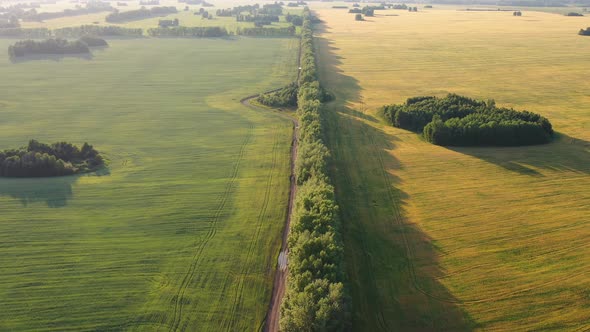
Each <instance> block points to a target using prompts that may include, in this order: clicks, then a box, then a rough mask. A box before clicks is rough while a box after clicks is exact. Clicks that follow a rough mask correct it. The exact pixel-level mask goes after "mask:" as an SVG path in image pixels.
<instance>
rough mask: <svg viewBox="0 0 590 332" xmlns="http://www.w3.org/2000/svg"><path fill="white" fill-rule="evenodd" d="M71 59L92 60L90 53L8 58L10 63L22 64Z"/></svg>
mask: <svg viewBox="0 0 590 332" xmlns="http://www.w3.org/2000/svg"><path fill="white" fill-rule="evenodd" d="M67 58H73V59H82V60H88V61H90V60H92V59H93V58H94V56H93V55H92V53H78V54H36V55H25V56H23V57H16V58H10V62H12V63H24V62H31V61H40V60H50V61H54V62H61V61H63V60H64V59H67Z"/></svg>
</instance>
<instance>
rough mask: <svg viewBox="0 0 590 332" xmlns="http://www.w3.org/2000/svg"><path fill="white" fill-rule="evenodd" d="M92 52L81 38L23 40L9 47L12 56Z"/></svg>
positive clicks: (9, 53)
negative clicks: (71, 39) (69, 39)
mask: <svg viewBox="0 0 590 332" xmlns="http://www.w3.org/2000/svg"><path fill="white" fill-rule="evenodd" d="M82 53H90V49H89V48H88V45H86V44H85V43H84V42H82V41H80V40H76V41H67V40H65V39H60V38H56V39H52V38H50V39H47V40H44V41H36V40H22V41H18V42H16V43H15V44H14V45H11V46H9V47H8V55H9V56H10V57H11V58H16V57H23V56H25V55H32V54H82Z"/></svg>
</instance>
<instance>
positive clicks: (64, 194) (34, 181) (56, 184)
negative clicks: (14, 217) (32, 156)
mask: <svg viewBox="0 0 590 332" xmlns="http://www.w3.org/2000/svg"><path fill="white" fill-rule="evenodd" d="M78 178H79V176H75V175H72V176H60V177H50V178H2V179H0V196H9V197H12V198H14V199H16V200H18V201H20V202H21V204H22V205H23V207H28V206H29V205H32V204H35V203H46V204H47V206H48V207H50V208H61V207H64V206H66V205H67V204H68V200H70V199H71V198H72V197H73V192H72V185H73V184H74V183H75V182H76V181H77V180H78Z"/></svg>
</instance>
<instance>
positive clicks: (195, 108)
mask: <svg viewBox="0 0 590 332" xmlns="http://www.w3.org/2000/svg"><path fill="white" fill-rule="evenodd" d="M11 42H12V41H11V40H0V49H6V48H7V47H8V45H9V44H10V43H11ZM109 44H110V47H109V48H107V49H104V50H95V51H94V52H93V53H94V54H93V57H92V58H91V59H79V58H75V57H65V58H59V59H58V58H54V59H53V60H33V61H24V62H18V63H10V62H9V60H8V57H7V55H4V56H1V57H0V72H2V80H1V81H0V114H1V115H2V117H1V120H0V141H1V142H2V143H1V144H0V145H1V146H0V149H5V148H12V147H17V146H21V145H24V144H26V143H27V142H28V140H29V139H31V138H37V139H39V140H43V141H47V142H53V141H58V140H65V141H71V142H76V143H82V142H84V141H88V142H90V143H91V144H93V145H94V146H95V147H96V148H97V149H99V150H100V151H101V152H102V153H103V154H104V155H105V156H106V157H107V158H108V159H109V160H110V167H109V171H108V172H102V173H101V174H98V175H85V176H80V177H62V178H47V179H6V178H5V179H0V214H1V215H2V218H1V221H0V299H1V300H0V330H10V331H20V330H35V331H45V330H56V331H64V330H137V331H146V330H147V331H149V330H160V331H183V330H184V331H196V330H202V331H206V330H216V331H223V330H225V331H236V330H257V329H259V328H260V326H261V324H262V323H263V320H264V316H265V314H266V311H267V309H268V303H269V300H270V295H271V290H272V282H273V278H274V271H275V267H276V261H277V256H278V251H279V248H280V244H281V232H282V229H283V226H284V221H285V213H286V208H285V207H286V206H287V201H288V192H289V174H290V162H289V160H290V147H291V138H292V130H293V124H292V122H291V121H289V120H288V119H284V118H281V117H279V116H277V115H276V114H273V113H272V112H270V111H269V112H262V111H256V110H252V109H250V108H248V107H245V106H244V105H241V104H240V99H241V98H243V97H244V96H247V95H252V94H254V93H257V92H262V91H265V90H269V89H271V88H275V87H278V86H282V85H284V84H286V83H288V82H291V81H292V80H294V79H295V77H296V70H297V68H296V63H297V59H296V57H297V48H298V39H296V38H290V39H285V38H272V39H254V38H234V39H203V40H194V39H193V40H189V39H165V40H155V39H135V40H109Z"/></svg>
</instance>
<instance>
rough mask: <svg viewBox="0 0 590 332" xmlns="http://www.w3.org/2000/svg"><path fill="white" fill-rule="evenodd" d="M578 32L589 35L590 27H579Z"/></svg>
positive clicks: (581, 34)
mask: <svg viewBox="0 0 590 332" xmlns="http://www.w3.org/2000/svg"><path fill="white" fill-rule="evenodd" d="M578 34H579V35H580V36H590V27H587V28H586V29H580V31H579V32H578Z"/></svg>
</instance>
